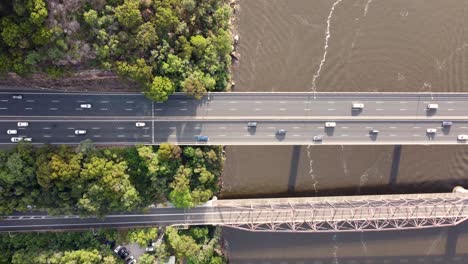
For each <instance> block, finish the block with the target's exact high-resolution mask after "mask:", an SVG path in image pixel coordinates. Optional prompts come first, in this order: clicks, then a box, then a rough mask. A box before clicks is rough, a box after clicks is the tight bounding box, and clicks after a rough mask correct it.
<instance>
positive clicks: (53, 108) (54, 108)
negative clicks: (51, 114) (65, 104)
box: [49, 107, 58, 111]
mask: <svg viewBox="0 0 468 264" xmlns="http://www.w3.org/2000/svg"><path fill="white" fill-rule="evenodd" d="M49 110H52V111H56V110H58V108H56V107H52V108H49Z"/></svg>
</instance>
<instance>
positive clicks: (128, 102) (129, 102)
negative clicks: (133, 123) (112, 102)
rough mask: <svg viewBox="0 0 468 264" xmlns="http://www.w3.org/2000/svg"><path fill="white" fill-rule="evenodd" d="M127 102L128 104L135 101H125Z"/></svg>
mask: <svg viewBox="0 0 468 264" xmlns="http://www.w3.org/2000/svg"><path fill="white" fill-rule="evenodd" d="M125 103H127V104H133V103H134V102H133V101H125Z"/></svg>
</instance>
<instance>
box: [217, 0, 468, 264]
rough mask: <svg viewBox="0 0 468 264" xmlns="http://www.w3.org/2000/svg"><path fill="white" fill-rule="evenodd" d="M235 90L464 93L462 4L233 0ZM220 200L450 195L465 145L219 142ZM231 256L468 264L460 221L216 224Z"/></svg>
mask: <svg viewBox="0 0 468 264" xmlns="http://www.w3.org/2000/svg"><path fill="white" fill-rule="evenodd" d="M238 4H239V7H240V8H239V12H237V13H236V16H237V30H238V32H239V35H240V40H239V45H238V47H237V50H238V52H239V54H240V60H239V62H237V63H236V64H235V66H234V73H233V76H234V80H235V82H236V86H235V88H234V91H319V92H325V91H327V92H328V91H346V92H352V91H356V92H364V91H385V92H389V91H407V92H409V91H412V92H417V91H421V92H431V91H432V92H459V91H465V92H468V86H467V84H468V74H466V72H467V67H468V65H467V64H468V35H467V32H466V30H468V16H467V7H468V1H463V0H444V1H440V0H411V1H408V0H238ZM227 155H228V156H227V157H228V159H227V161H226V166H225V172H224V175H223V179H224V189H223V192H222V195H221V196H222V198H243V197H245V198H246V197H272V196H277V197H281V196H314V195H356V194H380V193H415V192H449V191H451V189H452V188H453V187H454V186H455V185H457V184H459V185H464V186H465V187H468V148H467V147H463V146H375V147H372V146H344V147H341V146H336V147H333V146H317V147H307V146H293V147H283V146H281V147H273V146H272V147H265V146H248V147H244V146H242V147H228V149H227ZM224 237H225V239H226V240H227V244H228V248H229V255H230V260H231V263H278V264H279V263H284V264H287V263H468V252H467V251H468V224H463V225H461V226H459V227H457V228H439V229H428V230H419V231H406V232H374V233H348V234H343V233H330V234H274V233H261V234H259V233H249V232H243V231H237V230H233V229H225V230H224Z"/></svg>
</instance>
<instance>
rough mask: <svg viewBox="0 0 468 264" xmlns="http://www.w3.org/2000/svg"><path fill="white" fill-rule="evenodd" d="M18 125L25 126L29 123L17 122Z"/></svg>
mask: <svg viewBox="0 0 468 264" xmlns="http://www.w3.org/2000/svg"><path fill="white" fill-rule="evenodd" d="M18 126H19V127H27V126H29V123H28V122H18Z"/></svg>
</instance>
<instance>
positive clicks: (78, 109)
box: [75, 108, 83, 111]
mask: <svg viewBox="0 0 468 264" xmlns="http://www.w3.org/2000/svg"><path fill="white" fill-rule="evenodd" d="M75 110H76V111H81V110H83V108H75Z"/></svg>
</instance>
